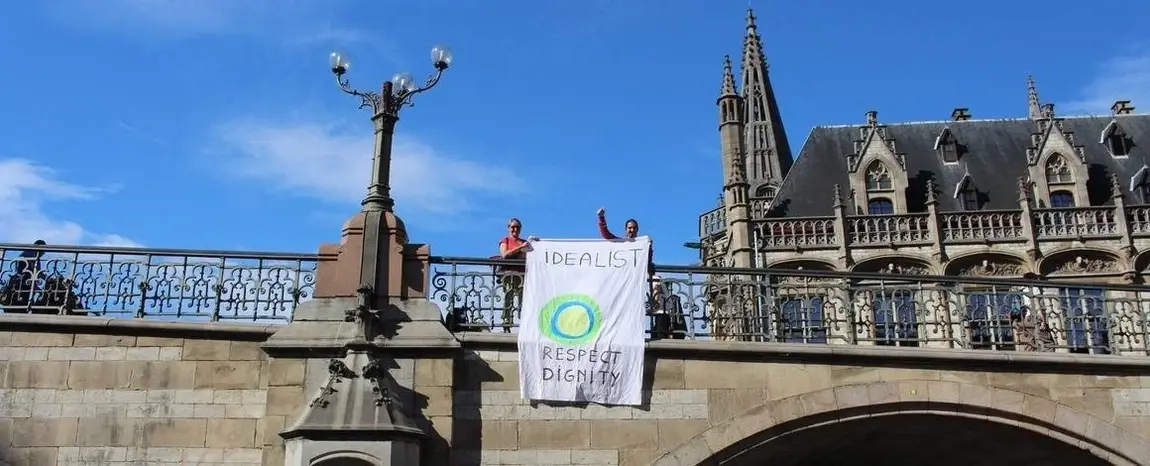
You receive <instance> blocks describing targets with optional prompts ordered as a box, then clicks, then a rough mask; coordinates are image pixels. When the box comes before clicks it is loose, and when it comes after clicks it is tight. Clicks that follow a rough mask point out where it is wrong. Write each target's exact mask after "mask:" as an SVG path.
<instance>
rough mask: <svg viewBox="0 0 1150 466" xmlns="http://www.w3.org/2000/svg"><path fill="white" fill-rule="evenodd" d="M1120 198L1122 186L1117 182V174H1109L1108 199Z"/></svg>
mask: <svg viewBox="0 0 1150 466" xmlns="http://www.w3.org/2000/svg"><path fill="white" fill-rule="evenodd" d="M1122 197H1123V194H1122V184H1121V183H1120V182H1119V181H1118V174H1116V173H1111V174H1110V198H1111V199H1119V198H1122Z"/></svg>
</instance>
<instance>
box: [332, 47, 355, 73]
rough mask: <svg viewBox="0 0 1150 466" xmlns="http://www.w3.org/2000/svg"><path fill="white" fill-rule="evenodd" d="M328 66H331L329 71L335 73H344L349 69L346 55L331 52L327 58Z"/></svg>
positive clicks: (349, 65)
mask: <svg viewBox="0 0 1150 466" xmlns="http://www.w3.org/2000/svg"><path fill="white" fill-rule="evenodd" d="M328 64H330V65H331V70H332V71H334V72H337V73H346V72H347V69H348V68H350V67H351V62H349V61H348V60H347V55H344V54H342V53H340V52H332V53H331V56H329V57H328Z"/></svg>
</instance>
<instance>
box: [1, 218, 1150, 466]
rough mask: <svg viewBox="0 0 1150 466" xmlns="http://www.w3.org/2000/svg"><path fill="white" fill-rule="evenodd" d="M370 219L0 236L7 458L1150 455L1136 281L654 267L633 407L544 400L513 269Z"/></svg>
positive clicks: (551, 460)
mask: <svg viewBox="0 0 1150 466" xmlns="http://www.w3.org/2000/svg"><path fill="white" fill-rule="evenodd" d="M372 215H377V216H379V215H380V214H378V213H370V212H369V213H364V214H361V215H360V216H359V217H355V218H353V219H352V220H350V221H349V222H348V224H347V225H345V229H344V237H343V239H342V240H341V243H340V244H339V245H325V246H324V247H322V248H321V249H320V253H319V254H318V255H294V254H279V255H275V254H262V253H228V252H219V251H178V250H145V249H132V250H125V249H111V248H56V249H54V250H53V249H51V248H49V247H45V246H28V245H3V244H0V286H2V288H0V307H2V308H3V310H4V313H2V314H0V381H2V384H0V459H2V460H3V461H6V462H7V463H8V464H12V465H52V464H61V465H121V464H123V465H127V464H148V465H164V464H170V465H177V464H179V465H224V464H228V465H248V466H254V465H269V466H270V465H275V466H279V465H285V466H303V465H308V466H338V465H350V466H354V465H377V466H383V465H405V466H407V465H425V466H438V465H449V464H450V465H459V466H485V465H504V464H508V465H510V464H522V465H544V466H547V465H551V466H557V465H591V466H607V465H611V466H615V465H657V466H687V465H717V464H724V465H733V466H738V465H744V464H746V465H752V464H772V465H822V464H841V463H845V462H848V461H849V462H852V463H855V464H863V465H865V464H884V465H886V464H923V463H926V462H930V463H932V464H937V465H939V466H947V465H952V464H953V465H960V464H961V465H997V464H1019V465H1023V464H1036V465H1044V466H1045V465H1073V466H1081V465H1092V464H1098V465H1105V464H1113V465H1143V466H1150V364H1148V361H1150V359H1147V355H1148V354H1150V348H1148V347H1147V340H1148V338H1147V336H1148V334H1150V328H1148V327H1150V326H1148V325H1147V322H1150V318H1148V314H1147V311H1148V309H1150V295H1148V294H1147V293H1146V289H1145V288H1143V287H1134V286H1130V285H1124V286H1123V285H1107V284H1089V283H1087V284H1074V283H1069V282H1041V281H1034V280H1032V281H1010V280H999V279H993V280H992V279H980V278H971V277H928V276H917V277H907V276H891V275H882V276H880V275H873V274H872V275H866V274H850V275H841V274H840V275H835V274H834V273H830V272H816V271H810V272H804V271H797V270H791V271H779V270H766V269H764V270H750V269H746V270H719V269H713V270H712V269H690V268H683V267H679V268H675V267H665V266H661V267H657V270H659V273H660V274H661V275H663V282H667V283H670V285H672V286H671V287H670V288H667V289H666V290H665V291H662V292H661V293H664V294H665V295H666V296H662V298H663V299H664V301H663V304H660V305H659V306H660V307H658V308H651V309H649V310H651V311H652V312H655V311H657V310H658V309H662V310H663V311H666V313H665V314H662V315H668V316H671V317H672V318H674V319H679V322H680V325H679V326H678V327H676V328H677V330H676V331H675V332H672V333H673V335H668V336H670V338H666V339H660V338H656V339H653V340H652V341H650V342H649V343H648V344H647V361H646V364H645V368H644V376H645V378H646V381H645V384H646V385H645V391H646V396H645V401H644V403H643V404H642V405H641V406H638V407H605V406H600V405H563V404H554V403H551V404H549V403H534V404H531V403H527V402H525V401H523V400H521V399H520V397H519V393H518V366H517V355H516V342H515V336H514V333H513V331H514V327H515V325H516V324H517V321H516V314H517V310H516V309H515V301H516V299H515V298H514V296H511V293H509V292H508V290H507V289H506V288H505V287H502V284H503V283H505V281H506V274H503V275H501V274H500V272H497V270H498V269H497V268H498V267H499V266H500V265H506V264H500V263H490V262H491V261H486V262H484V261H482V260H475V261H472V264H473V265H474V267H472V268H471V269H467V268H466V267H464V266H463V265H461V264H460V263H459V261H456V263H450V264H449V263H444V262H445V261H442V260H439V261H436V260H433V259H432V258H430V257H429V256H428V249H427V247H426V246H425V245H418V244H409V243H407V242H406V235H405V234H404V233H403V232H402V226H401V224H399V223H398V221H397V220H396V219H394V218H393V217H390V216H389V215H390V214H386V213H385V214H382V216H381V217H380V218H377V219H376V220H378V221H379V222H380V223H379V224H377V225H375V227H372V228H375V230H371V229H370V228H369V229H367V230H371V231H372V232H371V234H367V233H364V231H365V230H364V228H363V227H364V222H366V220H364V217H365V216H368V217H369V216H372ZM357 219H358V220H357ZM357 222H359V223H357ZM367 226H371V224H370V223H367ZM14 246H15V247H14ZM20 251H23V252H20ZM27 251H32V253H31V254H29V253H27ZM13 252H16V254H12V253H13ZM437 262H438V263H437ZM448 262H449V261H448ZM31 264H38V265H35V266H33V265H31ZM475 264H478V265H475ZM29 270H30V271H31V272H28V271H29ZM21 274H25V275H28V278H27V279H25V278H22V277H24V275H21ZM755 274H760V275H761V276H760V278H759V279H756V280H752V281H747V282H739V281H736V280H734V279H732V278H731V277H733V276H752V275H755ZM672 298H674V299H672ZM736 298H740V299H736ZM746 298H753V299H746ZM724 300H726V301H725V302H726V303H727V304H724V306H726V307H725V308H724V312H725V314H723V315H725V316H728V317H729V318H731V319H741V320H740V321H738V322H735V324H737V325H726V327H727V328H729V329H739V331H740V332H742V333H740V334H738V335H734V336H732V337H731V338H729V339H730V340H744V341H718V340H716V339H715V338H716V337H715V336H714V335H711V334H709V333H708V329H709V328H711V327H712V326H713V325H714V324H715V323H716V322H717V321H718V320H719V319H720V318H722V317H721V316H720V315H718V314H715V313H714V312H712V311H713V310H714V309H713V308H714V306H716V303H719V302H724ZM652 301H653V302H654V301H655V300H652ZM735 305H745V306H749V307H746V308H741V309H736V308H733V307H731V306H735ZM1021 315H1025V316H1038V317H1041V318H1042V320H1044V321H1045V322H1048V323H1049V324H1050V325H1049V327H1050V332H1051V335H1050V338H1049V339H1048V340H1044V341H1045V343H1043V342H1041V341H1040V342H1038V344H1037V346H1034V347H1032V348H1030V349H1032V350H1035V351H1019V349H1026V345H1025V344H1024V343H1025V342H1024V341H1023V340H1022V338H1021V337H1020V335H1018V334H1016V332H1015V330H1016V329H1015V328H1014V327H1012V325H1015V324H1012V322H1013V321H1014V320H1015V317H1016V316H1021ZM111 316H121V317H131V318H115V317H111ZM654 320H657V319H654ZM241 321H247V322H246V323H245V322H241ZM728 323H730V322H728ZM673 327H674V326H673ZM653 328H654V326H653ZM728 336H730V335H728ZM722 338H727V337H726V336H722V337H721V338H719V339H720V340H721V339H722ZM1032 346H1033V345H1032Z"/></svg>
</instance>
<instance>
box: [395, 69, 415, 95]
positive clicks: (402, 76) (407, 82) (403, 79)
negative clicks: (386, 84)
mask: <svg viewBox="0 0 1150 466" xmlns="http://www.w3.org/2000/svg"><path fill="white" fill-rule="evenodd" d="M391 85H392V87H394V88H395V90H396V91H397V92H398V91H400V90H403V91H404V92H411V91H414V90H415V89H416V88H415V78H412V77H411V73H396V74H395V76H392V77H391Z"/></svg>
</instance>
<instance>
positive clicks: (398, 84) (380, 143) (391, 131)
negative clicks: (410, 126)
mask: <svg viewBox="0 0 1150 466" xmlns="http://www.w3.org/2000/svg"><path fill="white" fill-rule="evenodd" d="M451 58H452V57H451V50H450V49H448V48H447V47H445V46H442V45H437V46H435V47H432V49H431V64H432V66H434V67H435V72H434V73H432V74H431V76H430V77H428V78H427V81H425V82H424V84H423V85H422V86H420V85H418V84H416V82H415V79H414V78H412V76H411V74H410V73H396V75H395V76H393V77H392V78H391V80H390V81H384V83H383V86H382V87H383V88H382V89H381V91H380V92H379V93H376V92H374V91H360V90H357V89H355V88H353V87H351V83H349V82H348V79H347V77H346V76H345V75H346V74H347V70H348V68H349V67H350V66H351V63H350V62H349V61H348V59H347V56H346V55H343V54H341V53H338V52H332V54H331V57H330V59H331V72H332V74H335V82H336V84H337V85H338V86H339V89H340V90H341V91H343V92H346V93H348V94H351V95H354V96H356V97H359V98H360V101H361V102H360V105H359V108H366V109H369V110H371V113H372V116H371V121H372V123H373V125H374V126H375V151H374V154H373V156H372V163H371V184H369V185H368V186H367V197H364V198H363V201H362V202H361V203H360V204H361V205H362V206H363V210H365V211H386V212H390V211H391V208H392V207H393V206H394V205H395V201H394V200H392V199H391V184H390V178H391V142H392V137H393V136H394V135H395V123H396V122H397V121H399V111H400V109H402V108H403V107H404V106H411V105H414V102H412V100H411V99H412V97H414V96H415V95H416V94H419V93H420V92H423V91H426V90H428V89H431V88H432V87H435V85H436V84H437V83H439V78H440V77H441V76H443V72H444V71H446V70H447V67H448V66H450V65H451Z"/></svg>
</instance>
